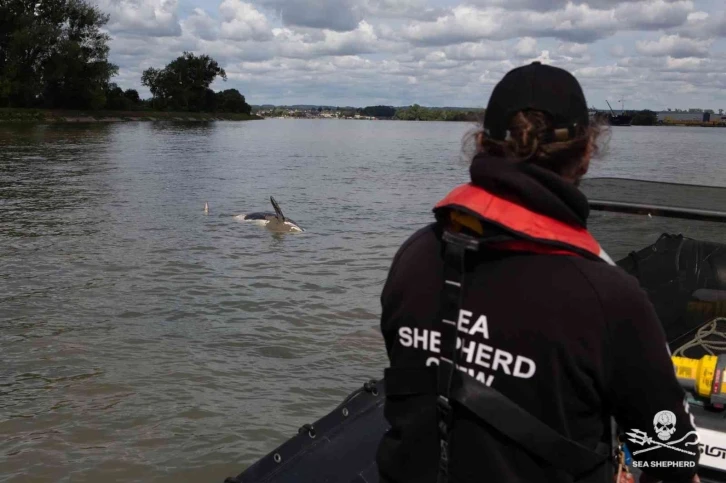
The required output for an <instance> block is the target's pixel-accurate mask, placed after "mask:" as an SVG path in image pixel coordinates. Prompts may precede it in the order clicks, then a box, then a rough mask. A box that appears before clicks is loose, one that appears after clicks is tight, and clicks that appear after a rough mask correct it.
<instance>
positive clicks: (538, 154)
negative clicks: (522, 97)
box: [464, 111, 609, 178]
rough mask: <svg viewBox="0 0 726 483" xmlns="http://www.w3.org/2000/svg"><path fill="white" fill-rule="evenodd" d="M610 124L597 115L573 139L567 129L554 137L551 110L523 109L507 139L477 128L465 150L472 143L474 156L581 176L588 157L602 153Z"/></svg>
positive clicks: (471, 134)
mask: <svg viewBox="0 0 726 483" xmlns="http://www.w3.org/2000/svg"><path fill="white" fill-rule="evenodd" d="M607 126H608V125H607V123H602V122H601V121H599V120H597V119H596V120H593V121H591V123H590V125H588V126H584V127H580V128H578V129H577V130H576V131H575V136H574V137H573V138H571V139H569V138H568V136H567V134H568V131H567V129H559V130H557V131H554V134H555V135H554V139H552V138H551V136H552V132H553V125H552V121H551V120H550V118H549V116H548V115H547V114H545V113H543V112H540V111H520V112H518V113H517V114H516V115H515V116H514V117H513V118H512V120H511V122H510V123H509V133H508V136H507V138H506V139H505V140H503V141H501V140H498V139H492V138H490V137H488V136H487V134H486V132H485V131H484V130H482V129H477V130H476V131H473V132H471V133H469V134H468V135H467V136H466V137H465V141H464V143H465V151H467V150H466V145H467V144H468V145H469V149H468V151H469V153H470V154H469V159H470V160H471V157H473V156H472V155H475V154H478V153H485V154H488V155H490V156H495V157H506V158H511V159H513V160H515V161H521V162H526V163H532V164H535V165H538V166H540V167H542V168H545V169H548V170H550V171H553V172H555V173H557V174H559V175H561V176H564V177H569V178H579V177H581V176H582V174H584V173H583V172H582V170H583V163H584V161H585V160H586V159H589V158H590V156H597V155H600V154H602V152H603V147H604V144H603V142H602V141H603V138H604V134H606V133H607V132H609V131H608V129H607Z"/></svg>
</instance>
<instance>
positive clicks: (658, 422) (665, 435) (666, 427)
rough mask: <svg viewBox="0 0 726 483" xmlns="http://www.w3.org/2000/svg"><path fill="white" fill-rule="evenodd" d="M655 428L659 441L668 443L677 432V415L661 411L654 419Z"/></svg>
mask: <svg viewBox="0 0 726 483" xmlns="http://www.w3.org/2000/svg"><path fill="white" fill-rule="evenodd" d="M653 428H654V429H655V434H657V435H658V439H660V440H661V441H668V440H669V439H671V436H673V433H675V432H676V415H675V414H673V413H672V412H671V411H660V412H658V413H656V415H655V417H654V418H653Z"/></svg>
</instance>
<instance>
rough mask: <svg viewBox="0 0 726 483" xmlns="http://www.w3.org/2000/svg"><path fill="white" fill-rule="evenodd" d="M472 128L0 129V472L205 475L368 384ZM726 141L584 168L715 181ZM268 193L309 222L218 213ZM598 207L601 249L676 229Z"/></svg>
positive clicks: (69, 476) (635, 136) (627, 144)
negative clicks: (633, 230) (389, 294)
mask: <svg viewBox="0 0 726 483" xmlns="http://www.w3.org/2000/svg"><path fill="white" fill-rule="evenodd" d="M471 128H472V126H471V125H469V124H464V123H426V122H420V123H417V122H382V121H381V122H370V121H332V120H282V119H281V120H265V121H255V122H214V123H172V122H167V123H162V122H159V123H109V124H85V125H84V124H78V125H55V126H9V125H5V126H0V481H3V482H18V483H19V482H46V481H47V482H62V481H72V482H74V483H76V482H77V483H81V482H100V481H118V482H120V481H140V482H169V483H171V482H174V483H182V482H199V481H207V482H214V481H217V482H219V483H221V482H222V481H223V480H224V478H225V477H227V476H232V475H236V474H238V473H239V472H240V471H241V470H242V469H244V467H246V466H247V465H249V464H250V463H251V462H253V461H254V460H256V459H257V458H259V457H260V456H262V455H264V454H266V453H268V452H269V451H270V450H271V449H273V448H274V447H275V446H277V445H278V444H280V443H281V442H282V441H284V440H285V439H287V438H288V437H290V436H292V435H294V434H295V433H296V432H297V429H298V428H299V427H300V426H301V425H302V424H304V423H308V422H313V421H315V420H316V419H318V418H319V417H321V416H323V415H324V414H326V413H327V412H328V411H329V410H331V409H332V408H334V407H335V406H337V405H338V403H340V402H341V401H342V399H343V398H344V397H345V396H346V395H348V394H349V393H350V392H352V391H353V390H355V389H357V388H359V387H361V385H362V383H363V382H365V381H366V380H368V379H370V378H380V377H381V376H382V371H383V368H384V367H385V365H386V355H385V351H384V345H383V341H382V339H381V337H380V334H379V332H378V322H379V320H378V318H379V315H380V302H379V296H380V292H381V289H382V287H383V282H384V280H385V278H386V275H387V270H388V268H389V266H390V262H391V259H392V257H393V255H394V254H395V252H396V250H397V249H398V247H399V246H400V244H401V243H402V242H403V241H404V240H405V239H406V238H407V237H408V236H409V235H410V234H411V233H412V232H413V231H414V230H416V229H418V228H419V227H421V226H423V225H425V224H427V223H429V222H430V221H431V220H432V215H431V208H432V206H433V205H434V204H435V203H436V202H437V201H438V200H439V199H440V198H442V197H443V196H444V195H445V194H446V193H447V192H448V191H449V190H450V189H451V188H452V187H454V186H455V185H457V184H459V183H462V182H466V181H467V180H468V171H467V165H466V163H465V162H464V161H463V160H462V152H461V141H462V136H463V135H464V134H466V133H467V132H468V131H469V130H470V129H471ZM724 133H726V131H724V130H719V129H708V128H679V127H669V128H665V127H661V128H646V127H631V128H614V130H613V132H612V136H611V139H610V142H609V146H608V149H607V151H606V152H605V154H604V156H603V157H602V159H596V160H594V161H593V165H592V168H591V175H592V176H616V177H625V178H644V179H650V180H662V181H673V182H686V183H705V184H709V185H717V186H726V163H724V158H723V155H724V146H725V144H724V141H723V139H724ZM270 196H274V197H275V199H276V200H277V201H278V202H279V204H280V206H281V207H282V210H283V212H284V213H285V214H286V215H287V216H288V217H290V218H292V219H294V220H295V221H296V222H298V223H299V224H300V225H301V226H302V227H303V228H305V229H306V231H305V232H304V233H301V234H285V235H275V234H271V233H270V232H268V231H267V230H265V229H264V228H261V227H259V226H255V225H251V224H246V223H242V222H240V221H238V220H237V219H235V215H238V214H241V213H249V212H252V211H260V210H264V211H268V210H271V208H272V207H271V205H270V202H269V197H270ZM205 202H207V203H209V208H210V211H209V213H208V214H205V213H204V204H205ZM621 216H622V215H621ZM605 218H606V217H604V215H602V214H599V213H595V214H594V215H593V220H595V221H596V222H597V221H598V220H599V222H598V223H595V224H594V225H593V231H594V232H595V234H596V235H598V236H601V237H602V241H603V244H604V245H605V247H606V249H608V251H609V252H610V253H611V255H613V257H616V258H617V257H621V256H623V255H625V254H627V252H628V251H629V250H632V249H634V248H636V247H638V246H644V245H646V244H648V243H651V242H654V241H655V238H657V236H658V235H659V234H660V233H661V232H662V231H664V230H666V231H667V229H670V228H667V229H666V228H664V226H665V225H664V223H665V224H667V223H671V225H670V226H671V227H672V226H673V222H661V221H657V222H656V221H652V220H650V221H648V220H644V219H643V217H640V218H638V220H637V221H631V223H633V224H634V226H637V227H640V228H641V229H640V231H639V232H638V233H639V234H640V235H643V236H645V239H643V240H641V239H637V240H636V239H634V238H633V237H631V238H628V236H627V235H623V233H622V232H621V231H617V230H616V228H619V227H620V226H622V224H621V223H619V222H618V221H617V218H618V217H617V215H613V219H614V220H615V221H614V222H613V221H612V220H608V219H605ZM643 227H645V228H643ZM686 231H688V234H689V235H690V236H694V235H698V232H697V231H696V229H695V228H694V229H691V228H688V229H687V230H686ZM704 233H706V232H704ZM708 236H709V237H710V238H715V239H716V240H717V241H718V240H719V239H720V238H721V235H716V234H714V232H708ZM724 239H726V238H724Z"/></svg>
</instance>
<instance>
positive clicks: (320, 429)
mask: <svg viewBox="0 0 726 483" xmlns="http://www.w3.org/2000/svg"><path fill="white" fill-rule="evenodd" d="M581 190H582V191H583V192H584V193H585V194H586V195H587V197H588V199H589V202H590V207H591V209H592V210H593V211H597V212H598V214H597V215H596V216H594V217H591V220H590V226H591V231H592V232H593V233H594V234H595V235H596V237H598V238H600V240H601V242H602V243H603V245H604V246H605V247H606V248H608V245H619V244H621V240H618V239H617V238H614V237H613V235H612V231H613V230H609V233H610V235H609V236H606V235H605V232H606V230H607V227H608V226H617V227H618V229H619V230H626V231H627V233H628V237H627V239H628V240H629V241H628V242H624V241H623V242H622V243H626V244H627V243H630V244H631V245H633V244H634V243H635V242H636V241H638V242H639V243H640V244H639V245H635V246H632V247H631V246H629V247H627V248H626V251H627V252H628V253H627V255H625V256H622V257H618V258H619V259H618V260H617V261H616V263H617V265H618V266H620V267H621V268H622V269H624V270H626V271H627V272H628V273H630V274H631V275H633V276H634V277H636V278H637V279H638V280H639V281H640V283H641V286H642V287H643V289H644V290H645V291H646V292H647V293H648V295H649V297H650V298H651V301H652V302H653V304H654V306H655V308H656V311H657V312H658V315H659V317H660V320H661V322H662V324H663V328H664V330H665V333H666V337H667V339H668V342H669V345H670V349H671V352H672V354H673V356H674V366H676V364H675V361H676V358H677V357H680V358H682V360H699V361H700V360H703V358H704V357H706V358H708V357H711V359H713V361H714V362H713V363H714V364H717V363H718V364H724V363H726V343H725V341H726V211H722V210H721V209H720V208H724V207H726V188H718V187H710V186H693V185H682V184H673V183H659V182H649V181H639V180H626V179H619V178H593V179H586V180H584V181H583V182H582V185H581ZM668 223H673V224H675V225H674V227H676V228H675V230H674V229H670V230H669V232H660V234H658V232H657V231H656V230H658V229H659V227H662V226H663V225H664V224H666V225H667V224H668ZM669 228H670V227H669ZM676 230H677V231H676ZM601 232H602V233H603V235H601ZM685 234H688V235H692V234H693V235H692V236H685ZM625 238H626V237H623V240H625ZM640 238H644V239H648V242H647V244H643V243H642V241H641V240H640ZM621 251H623V250H622V249H621ZM722 354H723V355H725V357H724V358H722V359H718V356H719V355H722ZM711 359H709V360H711ZM678 360H681V359H678ZM721 368H722V367H721V365H719V366H718V370H720V369H721ZM712 372H713V371H712ZM723 373H724V388H725V389H724V393H725V395H726V368H724V372H723ZM679 380H680V379H679ZM684 381H685V380H684ZM383 382H384V381H374V380H372V381H366V382H365V383H363V384H361V386H360V387H359V388H357V389H356V390H355V391H354V392H352V393H351V394H350V395H349V396H348V397H347V398H346V399H345V400H344V401H342V402H341V404H340V405H339V406H338V407H336V408H335V409H334V410H333V411H331V412H330V413H329V414H327V415H326V416H324V417H322V418H321V419H319V420H318V421H315V422H313V423H312V424H305V425H303V426H301V427H300V430H299V432H298V434H297V435H294V436H293V437H292V438H291V439H289V440H288V441H286V442H284V443H283V444H282V445H280V446H279V447H277V448H275V449H273V450H272V451H271V452H270V453H269V454H267V455H266V456H264V457H263V458H261V459H260V460H258V461H257V462H255V463H254V464H252V465H251V466H249V467H248V468H246V469H245V470H244V471H243V472H242V473H241V474H239V475H237V476H236V477H229V478H227V479H226V480H225V483H273V482H274V483H313V482H315V483H377V482H378V481H379V477H378V468H377V467H376V464H375V454H376V450H377V447H378V443H379V441H380V439H381V437H382V435H383V433H384V432H385V431H386V430H387V428H388V424H387V422H386V420H385V418H384V415H383V404H384V399H385V393H384V384H383ZM691 382H692V381H691ZM684 388H686V389H687V390H688V391H689V404H690V406H691V413H692V414H693V415H694V418H695V422H696V426H697V427H698V435H699V450H700V452H701V457H700V463H699V470H698V474H699V477H700V478H701V481H702V482H704V483H708V482H726V410H725V409H724V402H726V399H720V398H719V396H720V394H716V393H715V391H711V389H710V388H709V392H708V393H704V392H703V390H701V391H700V393H699V389H698V384H693V383H692V384H690V385H689V384H688V382H687V381H685V382H684ZM631 472H632V473H633V474H634V475H635V476H636V481H637V477H638V474H639V472H638V470H637V469H632V470H631Z"/></svg>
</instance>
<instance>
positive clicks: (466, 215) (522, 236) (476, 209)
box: [434, 183, 615, 265]
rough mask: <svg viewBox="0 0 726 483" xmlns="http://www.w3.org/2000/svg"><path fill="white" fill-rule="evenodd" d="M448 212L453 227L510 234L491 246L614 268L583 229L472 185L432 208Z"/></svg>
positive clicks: (464, 187)
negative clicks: (569, 257) (488, 225)
mask: <svg viewBox="0 0 726 483" xmlns="http://www.w3.org/2000/svg"><path fill="white" fill-rule="evenodd" d="M443 209H449V210H451V211H450V221H451V222H452V224H453V225H454V226H455V227H462V226H465V227H467V228H469V229H470V230H473V231H475V232H477V233H479V234H483V233H484V226H483V224H482V223H481V222H482V221H484V222H488V223H491V224H494V225H495V226H498V227H500V228H503V229H505V230H507V231H508V232H510V233H512V234H513V235H514V236H515V237H516V239H514V240H511V241H507V242H498V243H496V244H493V245H492V246H493V247H495V248H501V249H506V250H515V251H528V252H534V253H546V254H559V255H573V254H574V255H579V256H585V257H588V258H598V259H600V260H603V261H605V262H607V263H608V264H610V265H615V262H613V261H612V259H611V258H610V256H608V254H607V253H605V250H603V249H602V247H601V246H600V244H599V243H598V242H597V240H595V238H594V237H593V236H592V235H591V234H590V232H589V231H588V230H587V229H586V228H583V227H577V226H573V225H569V224H567V223H564V222H562V221H560V220H557V219H555V218H552V217H549V216H546V215H542V214H540V213H537V212H534V211H532V210H530V209H528V208H526V207H524V206H522V205H519V204H517V203H514V202H512V201H509V200H506V199H504V198H501V197H499V196H496V195H494V194H492V193H490V192H488V191H487V190H485V189H483V188H481V187H479V186H475V185H474V184H472V183H467V184H463V185H461V186H458V187H456V188H455V189H454V190H453V191H451V192H450V193H449V194H448V195H447V196H446V197H445V198H444V199H443V200H441V201H439V202H438V203H437V204H436V206H435V207H434V211H435V212H436V211H439V210H443Z"/></svg>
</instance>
